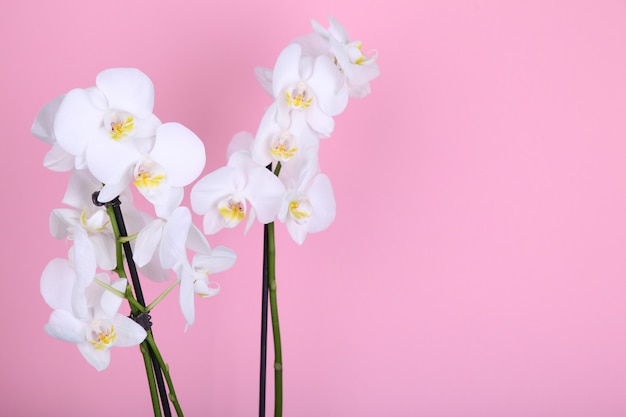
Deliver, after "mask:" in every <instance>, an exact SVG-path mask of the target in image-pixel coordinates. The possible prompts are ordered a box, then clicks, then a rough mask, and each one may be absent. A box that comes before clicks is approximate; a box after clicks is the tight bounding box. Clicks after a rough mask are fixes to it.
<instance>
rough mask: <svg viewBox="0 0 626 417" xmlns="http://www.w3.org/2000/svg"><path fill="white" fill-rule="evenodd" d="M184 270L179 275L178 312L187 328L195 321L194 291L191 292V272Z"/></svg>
mask: <svg viewBox="0 0 626 417" xmlns="http://www.w3.org/2000/svg"><path fill="white" fill-rule="evenodd" d="M187 268H189V267H188V266H186V267H185V270H184V271H182V273H181V274H180V275H179V278H180V293H179V295H178V297H179V302H180V310H181V312H182V313H183V317H184V318H185V321H186V322H187V326H191V325H192V324H193V322H194V320H195V316H196V312H195V305H194V302H195V301H194V291H193V277H192V276H191V272H190V271H188V270H187Z"/></svg>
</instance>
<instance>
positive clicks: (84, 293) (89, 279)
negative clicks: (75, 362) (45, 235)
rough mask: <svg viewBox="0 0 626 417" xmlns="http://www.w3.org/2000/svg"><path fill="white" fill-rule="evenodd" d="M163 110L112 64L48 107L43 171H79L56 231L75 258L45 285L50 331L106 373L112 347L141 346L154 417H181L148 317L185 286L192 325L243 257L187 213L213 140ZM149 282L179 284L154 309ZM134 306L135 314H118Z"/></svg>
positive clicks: (140, 83)
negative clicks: (164, 116) (197, 300)
mask: <svg viewBox="0 0 626 417" xmlns="http://www.w3.org/2000/svg"><path fill="white" fill-rule="evenodd" d="M153 106H154V89H153V85H152V82H151V81H150V79H149V78H148V77H147V76H146V75H145V74H144V73H142V72H141V71H139V70H137V69H133V68H113V69H108V70H105V71H103V72H101V73H99V74H98V76H97V77H96V85H95V86H93V87H89V88H85V89H81V88H77V89H73V90H71V91H69V92H67V93H66V94H63V95H61V96H59V97H57V98H55V99H54V100H52V101H51V102H49V103H48V104H46V105H45V106H44V107H43V108H42V109H41V110H40V112H39V114H38V115H37V117H36V119H35V122H34V124H33V126H32V129H31V131H32V133H33V135H34V136H36V137H37V138H39V139H41V140H43V141H45V142H47V143H48V144H50V145H51V149H50V150H49V151H48V153H47V154H46V156H45V157H44V166H45V167H47V168H49V169H51V170H53V171H71V173H70V177H69V185H68V187H67V190H66V192H65V196H64V197H63V203H64V204H65V205H66V206H67V207H65V208H59V209H55V210H53V211H52V213H51V215H50V231H51V233H52V235H53V236H54V237H55V238H57V239H65V240H66V241H68V242H71V246H70V249H69V252H68V256H67V259H62V258H57V259H53V260H52V261H50V262H49V263H48V265H47V266H46V267H45V269H44V271H43V273H42V276H41V286H40V288H41V293H42V295H43V298H44V300H45V301H46V303H47V304H48V305H49V306H50V307H51V308H52V309H53V312H52V314H51V315H50V319H49V321H48V323H47V324H46V326H45V331H46V332H47V333H48V334H50V335H51V336H53V337H55V338H57V339H60V340H63V341H65V342H70V343H75V344H76V345H77V346H78V350H79V352H80V353H81V354H82V355H83V357H84V358H85V359H86V360H87V362H88V363H89V364H91V365H92V366H93V367H94V368H96V369H97V370H98V371H102V370H104V369H106V368H107V367H108V366H109V363H110V355H111V352H110V349H111V348H112V347H114V346H118V347H127V346H136V345H139V346H140V350H141V353H142V355H143V359H144V364H145V368H146V374H147V378H148V385H149V388H150V394H151V399H152V405H153V410H154V415H155V416H161V415H165V416H171V415H172V414H171V407H170V405H172V406H173V407H174V409H175V411H176V414H177V415H178V416H182V415H183V413H182V409H181V406H180V404H179V401H178V399H177V397H176V392H175V390H174V385H173V382H172V378H171V376H170V372H169V368H168V366H167V364H166V363H165V362H164V360H163V357H162V355H161V353H160V351H159V349H158V347H157V344H156V341H155V337H154V334H153V330H152V323H151V319H150V314H149V313H150V312H151V311H152V310H153V309H154V308H155V307H156V305H157V304H158V303H159V302H160V301H161V300H162V299H163V297H165V296H166V295H167V294H169V293H170V291H172V290H173V289H174V288H176V287H179V299H180V308H181V311H182V314H183V316H184V318H185V320H186V323H187V326H190V325H191V324H193V321H194V294H198V295H200V296H202V297H210V296H213V295H216V294H217V293H218V292H219V285H218V284H217V283H216V282H214V281H213V280H212V279H210V277H209V274H213V273H216V272H220V271H223V270H226V269H228V268H230V267H231V266H233V264H234V263H235V260H236V256H235V253H234V252H233V251H232V250H230V249H228V248H225V247H216V248H213V249H212V248H211V247H210V246H209V243H208V241H207V239H206V237H205V236H204V235H203V234H202V232H201V231H200V230H199V229H198V228H197V227H196V226H194V225H193V224H192V221H191V212H190V210H189V208H187V207H185V206H183V205H181V201H182V199H183V194H184V187H185V186H187V185H189V184H191V183H192V182H193V181H194V180H195V179H196V178H197V177H198V176H199V175H200V173H201V172H202V170H203V169H204V165H205V150H204V145H203V143H202V141H201V140H200V139H199V138H198V137H197V136H196V135H195V134H194V133H193V132H192V131H191V130H189V129H188V128H186V127H185V126H183V125H181V124H178V123H161V121H160V120H159V119H158V118H157V117H156V116H155V115H154V114H153V113H152V109H153ZM133 189H134V190H135V191H133ZM133 193H134V194H140V195H142V196H143V197H145V199H146V200H147V201H148V202H150V203H151V205H152V207H153V208H154V214H153V215H151V214H149V213H145V212H140V211H138V210H137V209H136V208H135V206H134V205H133V202H132V197H133ZM122 212H124V214H122ZM190 253H194V255H193V258H192V260H191V261H190V260H189V258H188V256H189V254H190ZM170 271H174V272H175V274H171V273H170ZM140 274H141V276H143V277H145V278H148V279H151V280H153V281H156V282H162V283H167V282H168V281H171V282H170V283H169V285H167V287H166V288H165V289H164V291H163V292H162V293H161V294H160V295H159V296H158V297H157V298H156V299H155V300H154V301H152V302H150V303H146V301H145V299H144V295H143V291H142V288H141V281H140ZM174 275H175V276H176V278H175V279H173V280H172V279H171V276H174ZM128 276H130V280H129V279H128ZM124 300H126V301H127V302H128V304H129V308H130V312H131V314H130V317H126V316H124V315H122V314H120V313H118V310H119V308H120V306H121V304H122V302H123V301H124ZM170 403H171V404H170Z"/></svg>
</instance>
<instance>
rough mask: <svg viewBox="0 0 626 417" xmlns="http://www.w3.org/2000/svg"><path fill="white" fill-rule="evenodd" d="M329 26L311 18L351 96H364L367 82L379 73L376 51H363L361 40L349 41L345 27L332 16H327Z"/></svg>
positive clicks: (368, 88) (367, 90)
mask: <svg viewBox="0 0 626 417" xmlns="http://www.w3.org/2000/svg"><path fill="white" fill-rule="evenodd" d="M328 20H329V22H330V26H329V28H328V29H326V28H324V27H322V25H320V24H319V23H318V22H317V21H315V20H311V24H312V25H313V30H314V31H315V33H316V34H317V35H318V36H319V37H320V38H321V39H322V40H323V41H325V42H326V43H327V45H328V49H329V51H328V53H330V54H331V56H332V59H333V61H334V62H335V64H336V65H337V67H338V68H339V70H340V71H341V72H342V73H343V74H345V76H346V80H347V84H348V91H349V94H350V96H352V97H358V98H360V97H365V96H366V95H368V94H369V93H370V92H371V89H370V85H369V82H370V81H371V80H373V79H374V78H376V77H378V76H379V75H380V69H379V68H378V64H377V63H376V58H377V57H378V53H377V52H376V51H373V52H370V53H368V54H365V53H363V44H362V43H361V41H351V40H350V36H349V35H348V32H347V31H346V30H345V28H344V27H343V26H342V25H341V24H340V23H339V22H338V21H337V20H335V19H334V18H333V17H332V16H329V17H328Z"/></svg>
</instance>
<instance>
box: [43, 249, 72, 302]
mask: <svg viewBox="0 0 626 417" xmlns="http://www.w3.org/2000/svg"><path fill="white" fill-rule="evenodd" d="M75 280H76V272H75V271H74V268H72V265H71V264H70V262H69V261H68V260H67V259H61V258H55V259H53V260H51V261H50V262H48V264H47V265H46V267H45V268H44V270H43V272H42V273H41V280H40V282H39V289H40V291H41V295H42V296H43V299H44V301H45V302H46V303H47V304H48V305H49V306H50V307H52V308H53V309H54V310H57V309H64V310H67V311H70V310H71V309H72V303H71V291H72V287H73V286H74V281H75Z"/></svg>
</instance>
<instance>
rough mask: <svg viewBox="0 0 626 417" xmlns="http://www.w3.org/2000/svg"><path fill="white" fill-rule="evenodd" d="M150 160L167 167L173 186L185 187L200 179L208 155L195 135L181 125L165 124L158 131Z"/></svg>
mask: <svg viewBox="0 0 626 417" xmlns="http://www.w3.org/2000/svg"><path fill="white" fill-rule="evenodd" d="M150 158H152V159H153V160H154V161H156V162H158V163H159V164H160V165H162V166H163V167H165V169H166V171H167V176H168V177H169V179H170V181H171V183H172V185H174V186H179V187H184V186H185V185H187V184H189V183H191V182H192V181H194V180H195V179H196V178H198V176H199V175H200V173H201V172H202V170H203V169H204V163H205V158H206V154H205V151H204V144H203V143H202V141H201V140H200V138H198V136H196V134H195V133H193V132H192V131H191V130H189V129H187V128H186V127H185V126H183V125H181V124H179V123H165V124H163V125H161V126H159V128H158V129H157V133H156V141H155V143H154V148H152V151H151V152H150Z"/></svg>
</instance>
